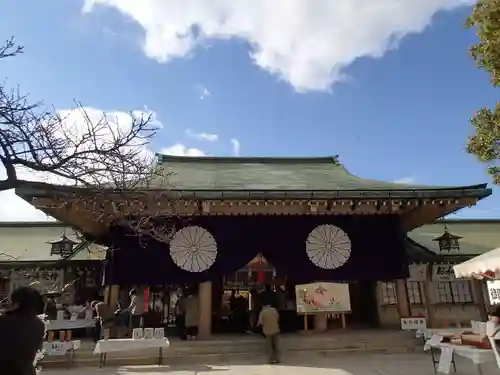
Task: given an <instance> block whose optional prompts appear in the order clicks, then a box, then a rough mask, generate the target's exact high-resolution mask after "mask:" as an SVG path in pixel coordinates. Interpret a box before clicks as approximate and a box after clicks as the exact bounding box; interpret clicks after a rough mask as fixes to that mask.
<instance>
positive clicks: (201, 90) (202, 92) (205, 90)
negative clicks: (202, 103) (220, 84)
mask: <svg viewBox="0 0 500 375" xmlns="http://www.w3.org/2000/svg"><path fill="white" fill-rule="evenodd" d="M197 88H198V93H199V95H200V96H199V98H200V100H204V99H205V98H208V97H210V96H212V93H211V92H210V90H209V89H208V88H207V87H205V86H202V85H198V86H197Z"/></svg>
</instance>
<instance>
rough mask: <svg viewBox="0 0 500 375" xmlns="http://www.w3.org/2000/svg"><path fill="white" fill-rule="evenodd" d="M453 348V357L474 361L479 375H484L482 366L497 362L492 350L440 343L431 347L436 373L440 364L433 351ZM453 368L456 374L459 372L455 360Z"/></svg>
mask: <svg viewBox="0 0 500 375" xmlns="http://www.w3.org/2000/svg"><path fill="white" fill-rule="evenodd" d="M445 347H447V348H451V349H453V357H454V356H455V355H458V356H460V357H464V358H467V359H469V360H471V361H472V363H473V364H474V366H475V367H476V369H477V372H478V374H482V369H481V365H482V364H483V363H486V362H495V361H496V359H495V353H493V350H491V349H478V348H475V347H473V346H469V345H456V344H451V343H439V344H434V345H431V348H430V350H431V355H432V362H433V366H434V372H436V364H437V363H439V360H436V358H435V357H434V352H433V350H432V349H437V350H441V349H442V348H445ZM452 364H453V368H454V370H455V372H456V371H457V369H456V365H455V360H454V359H453V361H452Z"/></svg>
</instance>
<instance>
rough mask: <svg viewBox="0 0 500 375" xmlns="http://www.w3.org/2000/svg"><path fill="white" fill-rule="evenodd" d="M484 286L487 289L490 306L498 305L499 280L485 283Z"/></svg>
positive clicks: (499, 293)
mask: <svg viewBox="0 0 500 375" xmlns="http://www.w3.org/2000/svg"><path fill="white" fill-rule="evenodd" d="M486 286H487V287H488V299H489V301H490V305H491V306H493V305H496V304H498V303H500V280H492V281H487V282H486Z"/></svg>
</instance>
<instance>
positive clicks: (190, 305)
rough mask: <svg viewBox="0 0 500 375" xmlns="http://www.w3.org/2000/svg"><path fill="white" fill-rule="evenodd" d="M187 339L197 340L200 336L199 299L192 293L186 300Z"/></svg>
mask: <svg viewBox="0 0 500 375" xmlns="http://www.w3.org/2000/svg"><path fill="white" fill-rule="evenodd" d="M184 311H185V327H186V339H187V340H196V336H198V319H199V299H198V295H197V294H196V293H195V292H190V293H189V294H188V295H187V297H186V299H185V300H184Z"/></svg>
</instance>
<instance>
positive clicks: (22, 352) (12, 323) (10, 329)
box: [0, 288, 45, 375]
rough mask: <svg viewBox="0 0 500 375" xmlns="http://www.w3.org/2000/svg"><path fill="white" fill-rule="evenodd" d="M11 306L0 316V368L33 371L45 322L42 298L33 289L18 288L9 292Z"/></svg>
mask: <svg viewBox="0 0 500 375" xmlns="http://www.w3.org/2000/svg"><path fill="white" fill-rule="evenodd" d="M11 302H12V307H11V309H9V311H7V312H6V313H5V315H2V316H0V337H1V340H0V372H1V373H2V374H5V375H35V374H36V369H35V366H34V361H35V356H36V354H37V352H38V350H40V349H41V348H42V344H43V337H44V335H45V325H44V323H43V322H42V320H41V319H40V318H39V317H38V316H37V315H39V314H42V313H43V308H44V302H43V298H42V296H41V295H40V293H38V292H37V291H36V290H35V289H32V288H19V289H16V290H15V291H14V292H13V293H12V295H11Z"/></svg>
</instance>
